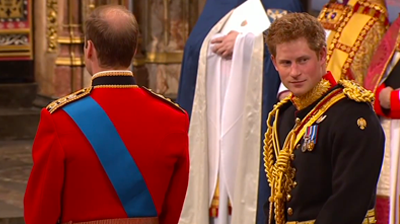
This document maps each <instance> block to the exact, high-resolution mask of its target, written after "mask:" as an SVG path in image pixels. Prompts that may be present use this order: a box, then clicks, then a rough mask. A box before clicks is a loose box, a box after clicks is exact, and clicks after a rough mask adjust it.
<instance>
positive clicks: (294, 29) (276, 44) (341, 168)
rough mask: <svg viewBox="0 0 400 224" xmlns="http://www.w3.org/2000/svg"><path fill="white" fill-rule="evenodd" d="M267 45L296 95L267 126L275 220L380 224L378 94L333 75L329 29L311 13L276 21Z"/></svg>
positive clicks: (269, 207) (271, 217)
mask: <svg viewBox="0 0 400 224" xmlns="http://www.w3.org/2000/svg"><path fill="white" fill-rule="evenodd" d="M267 45H268V48H269V50H270V52H271V54H272V61H273V63H274V66H275V68H276V69H277V70H278V72H279V75H280V78H281V81H282V83H283V84H284V85H285V86H286V87H287V88H288V89H289V90H290V91H291V93H292V94H291V95H290V96H289V97H287V98H285V99H284V100H282V101H281V102H279V103H278V104H277V105H276V106H275V107H274V109H273V110H272V111H271V113H270V114H269V117H268V121H267V123H268V130H267V132H266V138H265V139H266V140H265V147H264V156H265V158H264V161H265V169H266V172H267V178H268V182H269V185H270V186H271V198H270V200H269V202H267V203H266V206H265V212H266V215H267V216H268V222H269V223H276V224H314V223H315V224H361V223H375V222H376V220H375V213H374V206H375V191H376V184H377V181H378V177H379V173H380V169H381V166H382V160H383V151H384V142H385V136H384V133H383V130H382V128H381V125H380V123H379V120H378V118H377V117H376V115H375V113H374V111H373V109H372V107H371V102H372V101H373V98H374V95H373V93H372V92H370V91H367V90H365V89H363V88H362V87H360V86H359V85H357V84H355V83H354V82H352V81H348V80H339V81H336V80H335V79H334V78H333V75H332V74H331V73H330V72H327V71H326V56H327V48H326V42H325V31H324V29H323V28H322V26H321V25H320V23H319V22H318V21H317V19H316V18H314V17H312V16H311V15H308V14H305V13H304V14H303V13H291V14H288V15H285V16H283V17H282V18H280V19H277V20H276V21H275V22H274V23H273V24H272V25H271V27H270V28H269V30H268V33H267Z"/></svg>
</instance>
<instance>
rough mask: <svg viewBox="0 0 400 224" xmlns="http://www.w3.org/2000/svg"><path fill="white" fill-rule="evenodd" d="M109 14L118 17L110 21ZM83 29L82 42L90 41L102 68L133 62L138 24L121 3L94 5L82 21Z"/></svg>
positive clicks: (123, 65)
mask: <svg viewBox="0 0 400 224" xmlns="http://www.w3.org/2000/svg"><path fill="white" fill-rule="evenodd" d="M112 16H118V18H120V19H119V20H117V19H115V20H116V21H111V19H112V18H111V17H112ZM124 17H125V18H126V19H124ZM110 18H111V19H110ZM121 18H122V19H121ZM85 28H86V30H85V35H86V40H85V41H86V42H87V41H88V40H91V41H92V42H93V44H94V46H95V47H96V50H97V57H98V59H99V64H100V65H101V66H102V67H105V68H117V67H129V66H130V65H131V64H132V60H133V57H134V55H135V51H136V48H137V43H138V35H139V27H138V23H137V21H136V19H135V16H134V15H133V14H132V13H131V12H130V11H128V10H127V9H126V8H125V7H124V6H121V5H103V6H99V7H97V8H96V9H94V10H93V12H92V13H91V14H90V15H89V17H88V18H87V20H86V21H85ZM85 45H86V43H85Z"/></svg>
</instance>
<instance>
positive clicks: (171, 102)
mask: <svg viewBox="0 0 400 224" xmlns="http://www.w3.org/2000/svg"><path fill="white" fill-rule="evenodd" d="M142 89H144V90H146V91H147V92H148V93H150V94H152V95H154V96H156V97H158V98H160V99H162V100H164V101H165V102H167V103H169V104H170V105H172V106H174V107H176V108H178V109H179V110H181V111H182V112H183V113H186V111H185V110H184V109H183V108H182V107H180V106H179V104H177V103H175V102H173V101H172V100H171V99H169V98H166V97H165V96H163V95H161V94H158V93H155V92H153V91H152V90H151V89H148V88H146V87H144V86H143V87H142Z"/></svg>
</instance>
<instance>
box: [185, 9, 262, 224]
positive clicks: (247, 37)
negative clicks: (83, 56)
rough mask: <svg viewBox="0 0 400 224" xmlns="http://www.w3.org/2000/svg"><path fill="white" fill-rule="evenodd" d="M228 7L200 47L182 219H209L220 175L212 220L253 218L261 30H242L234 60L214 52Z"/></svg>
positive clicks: (200, 222)
mask: <svg viewBox="0 0 400 224" xmlns="http://www.w3.org/2000/svg"><path fill="white" fill-rule="evenodd" d="M232 13H233V11H231V12H230V13H229V14H227V15H226V16H225V17H224V18H222V19H221V20H220V21H219V22H218V23H217V24H216V25H215V26H214V27H213V28H212V29H211V31H210V32H209V34H208V35H207V37H206V38H205V40H204V42H203V45H202V48H201V51H200V58H199V68H198V74H197V81H196V89H195V96H194V102H193V109H192V115H191V122H190V128H189V139H190V140H189V149H190V176H189V187H188V191H187V195H186V199H185V203H184V207H183V210H182V214H181V218H180V220H179V223H180V224H208V223H209V208H210V205H211V202H212V199H213V196H214V193H215V188H216V185H217V179H218V177H219V185H220V197H219V208H220V209H219V214H218V218H217V219H216V220H214V221H215V222H216V223H217V224H227V223H232V224H253V223H255V222H256V214H257V200H258V198H257V196H258V181H259V161H260V148H261V145H260V143H261V112H262V111H261V109H262V107H261V106H262V76H263V63H264V58H263V54H264V42H263V37H262V33H261V32H260V33H256V34H253V33H249V32H247V33H241V34H239V35H238V37H237V39H236V43H235V47H234V50H233V56H232V61H230V60H225V59H222V58H221V57H220V56H218V55H216V54H214V53H213V52H212V50H211V46H210V40H211V39H212V38H215V37H217V36H218V35H220V33H221V31H222V29H223V28H224V24H225V23H226V22H227V20H228V19H229V17H230V16H231V15H232ZM228 198H229V200H230V202H231V205H232V208H233V209H232V216H231V217H228ZM229 219H230V221H229Z"/></svg>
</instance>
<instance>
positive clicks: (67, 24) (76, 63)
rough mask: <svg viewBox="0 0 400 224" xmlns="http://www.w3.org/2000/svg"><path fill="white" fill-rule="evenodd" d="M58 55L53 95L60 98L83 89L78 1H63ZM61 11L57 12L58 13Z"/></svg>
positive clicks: (79, 6) (81, 31)
mask: <svg viewBox="0 0 400 224" xmlns="http://www.w3.org/2000/svg"><path fill="white" fill-rule="evenodd" d="M58 3H59V4H60V5H62V6H63V7H62V13H63V15H62V21H61V22H60V24H61V31H60V34H59V36H58V44H59V54H58V57H57V59H56V62H55V64H56V68H55V74H54V76H55V77H54V88H55V91H54V95H55V97H61V96H64V95H67V94H69V93H71V92H74V91H77V90H79V89H81V88H82V87H83V71H84V62H83V42H84V38H83V28H82V21H83V19H82V14H81V13H79V12H80V10H81V3H82V1H80V0H63V1H59V2H58ZM60 11H61V10H59V12H60Z"/></svg>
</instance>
